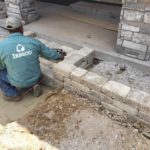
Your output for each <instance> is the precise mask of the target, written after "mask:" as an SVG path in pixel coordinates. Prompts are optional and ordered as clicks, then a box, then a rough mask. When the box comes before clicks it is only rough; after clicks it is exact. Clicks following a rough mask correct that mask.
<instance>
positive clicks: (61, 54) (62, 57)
mask: <svg viewBox="0 0 150 150" xmlns="http://www.w3.org/2000/svg"><path fill="white" fill-rule="evenodd" d="M54 50H55V51H56V52H58V53H59V54H60V59H59V60H61V61H62V60H64V58H65V56H66V55H67V53H66V52H64V51H63V50H62V49H54Z"/></svg>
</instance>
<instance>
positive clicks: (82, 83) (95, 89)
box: [37, 38, 150, 124]
mask: <svg viewBox="0 0 150 150" xmlns="http://www.w3.org/2000/svg"><path fill="white" fill-rule="evenodd" d="M37 39H39V38H37ZM42 40H43V41H44V39H42ZM48 45H49V46H58V45H59V46H60V44H58V43H55V42H49V43H48ZM60 47H61V46H60ZM63 47H64V48H66V49H67V50H68V51H67V52H68V53H69V54H70V56H68V57H67V58H65V60H63V61H62V62H58V63H56V62H52V61H49V60H46V59H44V58H40V65H41V70H42V74H43V76H44V78H45V84H46V85H48V86H50V87H52V88H56V89H63V88H64V89H66V90H68V91H70V92H72V93H74V94H78V95H80V96H82V97H84V98H88V99H89V100H91V101H94V102H97V103H99V104H102V105H103V106H104V107H106V108H107V109H109V110H111V111H113V112H115V113H118V114H126V115H128V116H130V117H131V116H132V117H133V118H137V119H138V120H141V121H142V122H146V123H149V124H150V121H149V117H150V95H149V94H148V93H145V92H143V91H139V90H134V89H131V88H130V87H128V86H126V85H124V84H121V83H118V82H115V81H110V80H109V79H107V78H105V77H103V76H99V75H97V74H95V73H93V72H90V71H88V70H86V69H83V68H81V64H82V63H84V61H85V58H86V57H87V56H88V57H89V59H91V58H90V56H91V57H92V58H94V57H95V54H94V50H92V49H90V48H82V49H81V51H80V50H78V51H76V50H73V49H72V48H71V47H67V46H65V45H63V46H62V47H61V48H63ZM57 48H58V47H57ZM79 62H80V63H81V64H78V65H76V64H77V63H79Z"/></svg>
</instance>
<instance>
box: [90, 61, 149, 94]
mask: <svg viewBox="0 0 150 150" xmlns="http://www.w3.org/2000/svg"><path fill="white" fill-rule="evenodd" d="M91 71H92V72H95V73H96V74H98V75H101V76H105V77H107V78H109V79H110V80H113V81H116V82H120V83H123V84H125V85H128V86H130V87H132V88H135V89H138V90H142V91H145V92H147V93H150V84H149V81H150V73H149V74H145V73H144V72H142V71H141V70H138V69H137V68H135V67H134V66H129V65H127V64H118V63H115V62H108V61H102V62H100V63H99V64H98V65H96V66H94V67H93V68H92V69H91Z"/></svg>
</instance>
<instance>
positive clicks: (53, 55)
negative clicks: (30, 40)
mask: <svg viewBox="0 0 150 150" xmlns="http://www.w3.org/2000/svg"><path fill="white" fill-rule="evenodd" d="M37 41H38V42H39V45H40V55H41V56H42V57H44V58H46V59H51V60H61V57H62V55H61V54H60V53H59V52H57V51H55V50H54V49H52V48H49V47H47V46H45V45H44V44H43V43H42V42H40V41H39V40H37Z"/></svg>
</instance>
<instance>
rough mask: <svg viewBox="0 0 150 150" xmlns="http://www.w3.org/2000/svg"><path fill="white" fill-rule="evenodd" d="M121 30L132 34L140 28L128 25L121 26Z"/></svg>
mask: <svg viewBox="0 0 150 150" xmlns="http://www.w3.org/2000/svg"><path fill="white" fill-rule="evenodd" d="M122 30H127V31H132V32H139V31H140V27H136V26H133V25H128V24H125V23H124V24H123V25H122Z"/></svg>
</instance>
